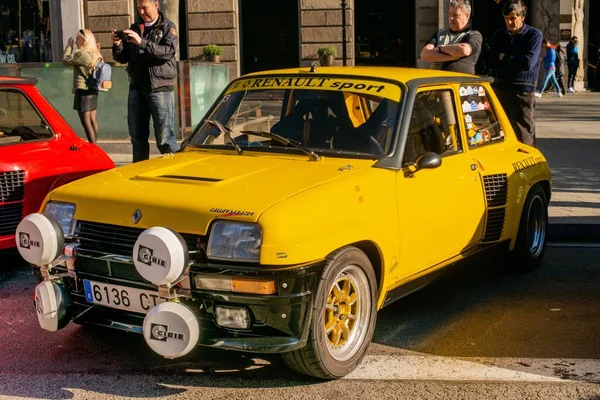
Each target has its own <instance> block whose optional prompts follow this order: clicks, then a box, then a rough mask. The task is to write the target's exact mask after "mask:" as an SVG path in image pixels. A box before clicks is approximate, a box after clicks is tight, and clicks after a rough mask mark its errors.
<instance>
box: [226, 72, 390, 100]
mask: <svg viewBox="0 0 600 400" xmlns="http://www.w3.org/2000/svg"><path fill="white" fill-rule="evenodd" d="M265 89H314V90H340V91H344V92H353V93H364V94H372V95H375V96H379V97H385V98H388V99H390V100H394V101H399V100H400V87H399V86H398V85H395V84H392V83H389V82H379V81H372V80H364V79H345V78H327V77H317V76H315V77H297V76H295V77H285V76H277V77H271V78H269V77H261V78H249V79H241V80H239V81H236V82H234V83H233V84H232V85H231V86H230V87H229V89H227V93H232V92H241V91H245V90H265Z"/></svg>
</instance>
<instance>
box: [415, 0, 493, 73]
mask: <svg viewBox="0 0 600 400" xmlns="http://www.w3.org/2000/svg"><path fill="white" fill-rule="evenodd" d="M448 17H449V25H450V28H449V29H440V30H439V31H437V32H436V33H435V34H434V35H433V36H432V37H431V39H429V41H428V42H427V44H426V45H425V47H423V50H421V59H422V60H424V61H428V62H430V63H432V64H431V67H432V68H437V69H442V70H445V71H454V72H463V73H467V74H475V64H477V59H478V58H479V54H480V52H481V43H482V42H483V38H482V36H481V33H479V32H478V31H474V30H471V28H470V27H469V26H468V24H469V19H470V18H471V5H470V4H469V1H468V0H450V8H449V15H448Z"/></svg>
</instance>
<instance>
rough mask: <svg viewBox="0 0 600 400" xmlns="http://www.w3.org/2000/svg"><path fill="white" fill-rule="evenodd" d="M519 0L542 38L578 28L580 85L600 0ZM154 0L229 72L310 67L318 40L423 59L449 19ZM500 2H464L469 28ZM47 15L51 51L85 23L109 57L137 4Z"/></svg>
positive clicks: (442, 4) (196, 53) (432, 12)
mask: <svg viewBox="0 0 600 400" xmlns="http://www.w3.org/2000/svg"><path fill="white" fill-rule="evenodd" d="M525 3H526V4H527V5H528V7H529V13H528V16H527V20H526V21H527V22H528V23H530V24H532V25H533V26H535V27H537V28H538V29H540V30H542V32H543V33H544V35H545V36H546V37H547V38H548V39H550V40H553V41H558V40H561V41H562V42H563V43H566V40H568V38H569V37H570V36H571V35H573V34H575V35H577V36H579V38H580V52H581V53H582V59H583V60H584V61H583V62H582V68H581V73H580V77H579V81H580V86H583V85H584V80H585V74H586V72H587V70H586V67H587V64H586V61H589V63H590V64H593V65H595V64H596V59H597V50H598V47H597V46H598V45H599V44H600V43H599V42H600V31H598V32H597V28H595V27H594V26H592V27H590V26H589V23H588V21H590V20H593V16H595V17H596V18H597V17H600V10H598V9H599V8H600V4H595V5H592V4H591V3H600V1H599V0H525ZM160 4H161V8H162V9H163V10H164V11H166V12H167V16H168V17H169V18H170V19H171V20H173V21H175V22H176V23H177V24H178V25H179V31H180V48H179V54H178V56H179V57H180V59H181V60H203V59H204V58H203V55H202V49H203V47H204V46H205V45H206V44H210V43H213V44H218V45H221V46H222V47H223V50H224V52H223V55H222V56H221V62H224V63H227V64H228V66H229V69H230V76H231V77H235V76H239V75H240V74H244V73H248V72H254V71H259V70H265V69H271V68H282V67H297V66H306V65H310V64H311V63H312V62H314V61H315V60H316V59H317V58H318V57H317V50H318V48H319V47H320V46H324V45H333V46H335V48H336V49H337V56H336V59H335V63H336V64H338V65H343V64H346V65H398V66H418V67H426V66H427V65H426V63H423V62H422V61H421V60H420V59H419V58H418V55H419V53H420V49H421V48H422V47H423V45H424V44H425V43H426V41H427V40H428V39H429V38H430V37H431V35H432V34H433V33H434V32H435V31H436V30H437V29H438V28H440V27H444V26H446V24H447V19H448V18H447V15H448V0H402V1H389V0H285V1H282V0H180V1H177V0H166V1H164V0H161V1H160ZM501 4H502V1H500V4H498V2H497V1H496V0H472V7H473V18H472V25H473V28H474V29H478V30H480V31H481V32H482V34H483V35H484V37H485V38H486V40H488V42H491V35H493V32H494V31H495V29H497V28H499V27H502V26H504V20H503V18H502V15H501V12H500V8H501ZM50 17H51V20H52V22H53V23H54V27H55V28H56V27H57V25H58V28H59V30H60V32H62V35H60V34H55V35H53V36H52V48H53V50H54V58H55V59H56V58H57V57H60V55H61V54H60V52H61V51H62V50H61V49H62V48H64V43H66V40H67V38H68V37H69V36H73V35H72V34H70V33H71V32H73V33H74V32H77V30H78V29H80V28H82V27H87V28H90V29H91V30H92V31H94V32H95V33H96V35H97V37H98V38H99V40H100V43H101V46H102V49H103V50H102V51H103V53H104V55H105V57H106V59H107V60H111V55H110V46H111V43H110V40H109V32H110V29H123V28H125V27H128V26H129V25H130V24H131V23H133V22H134V21H136V18H137V11H136V7H135V0H57V1H53V2H51V7H50ZM53 31H55V32H56V31H57V29H53ZM588 39H589V40H588ZM344 50H345V51H344ZM480 61H481V59H480Z"/></svg>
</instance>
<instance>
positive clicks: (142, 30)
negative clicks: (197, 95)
mask: <svg viewBox="0 0 600 400" xmlns="http://www.w3.org/2000/svg"><path fill="white" fill-rule="evenodd" d="M136 5H137V9H138V13H139V14H140V16H141V17H142V19H143V23H142V24H140V25H137V24H133V25H131V27H130V28H129V29H126V30H124V31H123V32H122V34H123V35H125V36H124V37H123V38H122V37H120V35H118V34H117V32H116V31H115V30H114V29H113V30H112V34H111V39H112V41H113V47H112V53H113V57H114V59H115V60H117V61H118V62H120V63H122V64H127V73H128V74H129V78H130V81H129V98H128V100H127V124H128V126H129V136H130V137H131V144H132V146H133V162H138V161H143V160H147V159H149V158H150V145H149V143H148V138H149V137H150V126H149V124H150V116H152V122H153V123H154V136H155V137H156V144H157V147H158V150H159V151H160V152H161V153H162V154H165V153H174V152H176V151H177V148H178V147H177V141H176V140H175V132H174V130H173V125H174V119H175V99H174V94H173V89H174V84H175V81H174V80H175V71H176V67H175V51H176V49H177V42H178V38H177V28H176V26H175V24H174V23H173V22H171V21H169V20H168V19H167V18H165V16H164V15H163V13H162V12H160V11H159V9H158V6H159V5H158V0H137V2H136ZM123 39H124V40H123Z"/></svg>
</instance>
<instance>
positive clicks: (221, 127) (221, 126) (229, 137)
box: [205, 119, 244, 154]
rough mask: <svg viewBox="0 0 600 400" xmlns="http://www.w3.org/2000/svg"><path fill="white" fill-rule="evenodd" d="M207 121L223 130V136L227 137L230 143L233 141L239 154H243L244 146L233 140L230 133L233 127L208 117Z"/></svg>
mask: <svg viewBox="0 0 600 400" xmlns="http://www.w3.org/2000/svg"><path fill="white" fill-rule="evenodd" d="M205 121H206V123H207V124H209V125H212V126H215V127H217V129H218V130H219V131H220V132H221V134H223V136H225V137H226V138H227V140H228V141H229V143H231V145H232V146H233V148H234V149H235V150H236V151H237V152H238V154H242V153H243V152H244V150H242V148H241V147H240V146H239V145H238V144H237V143H236V142H235V140H233V138H232V137H231V135H230V134H229V132H231V129H229V128H227V127H225V126H223V124H221V123H220V122H219V121H215V120H214V119H206V120H205Z"/></svg>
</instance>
